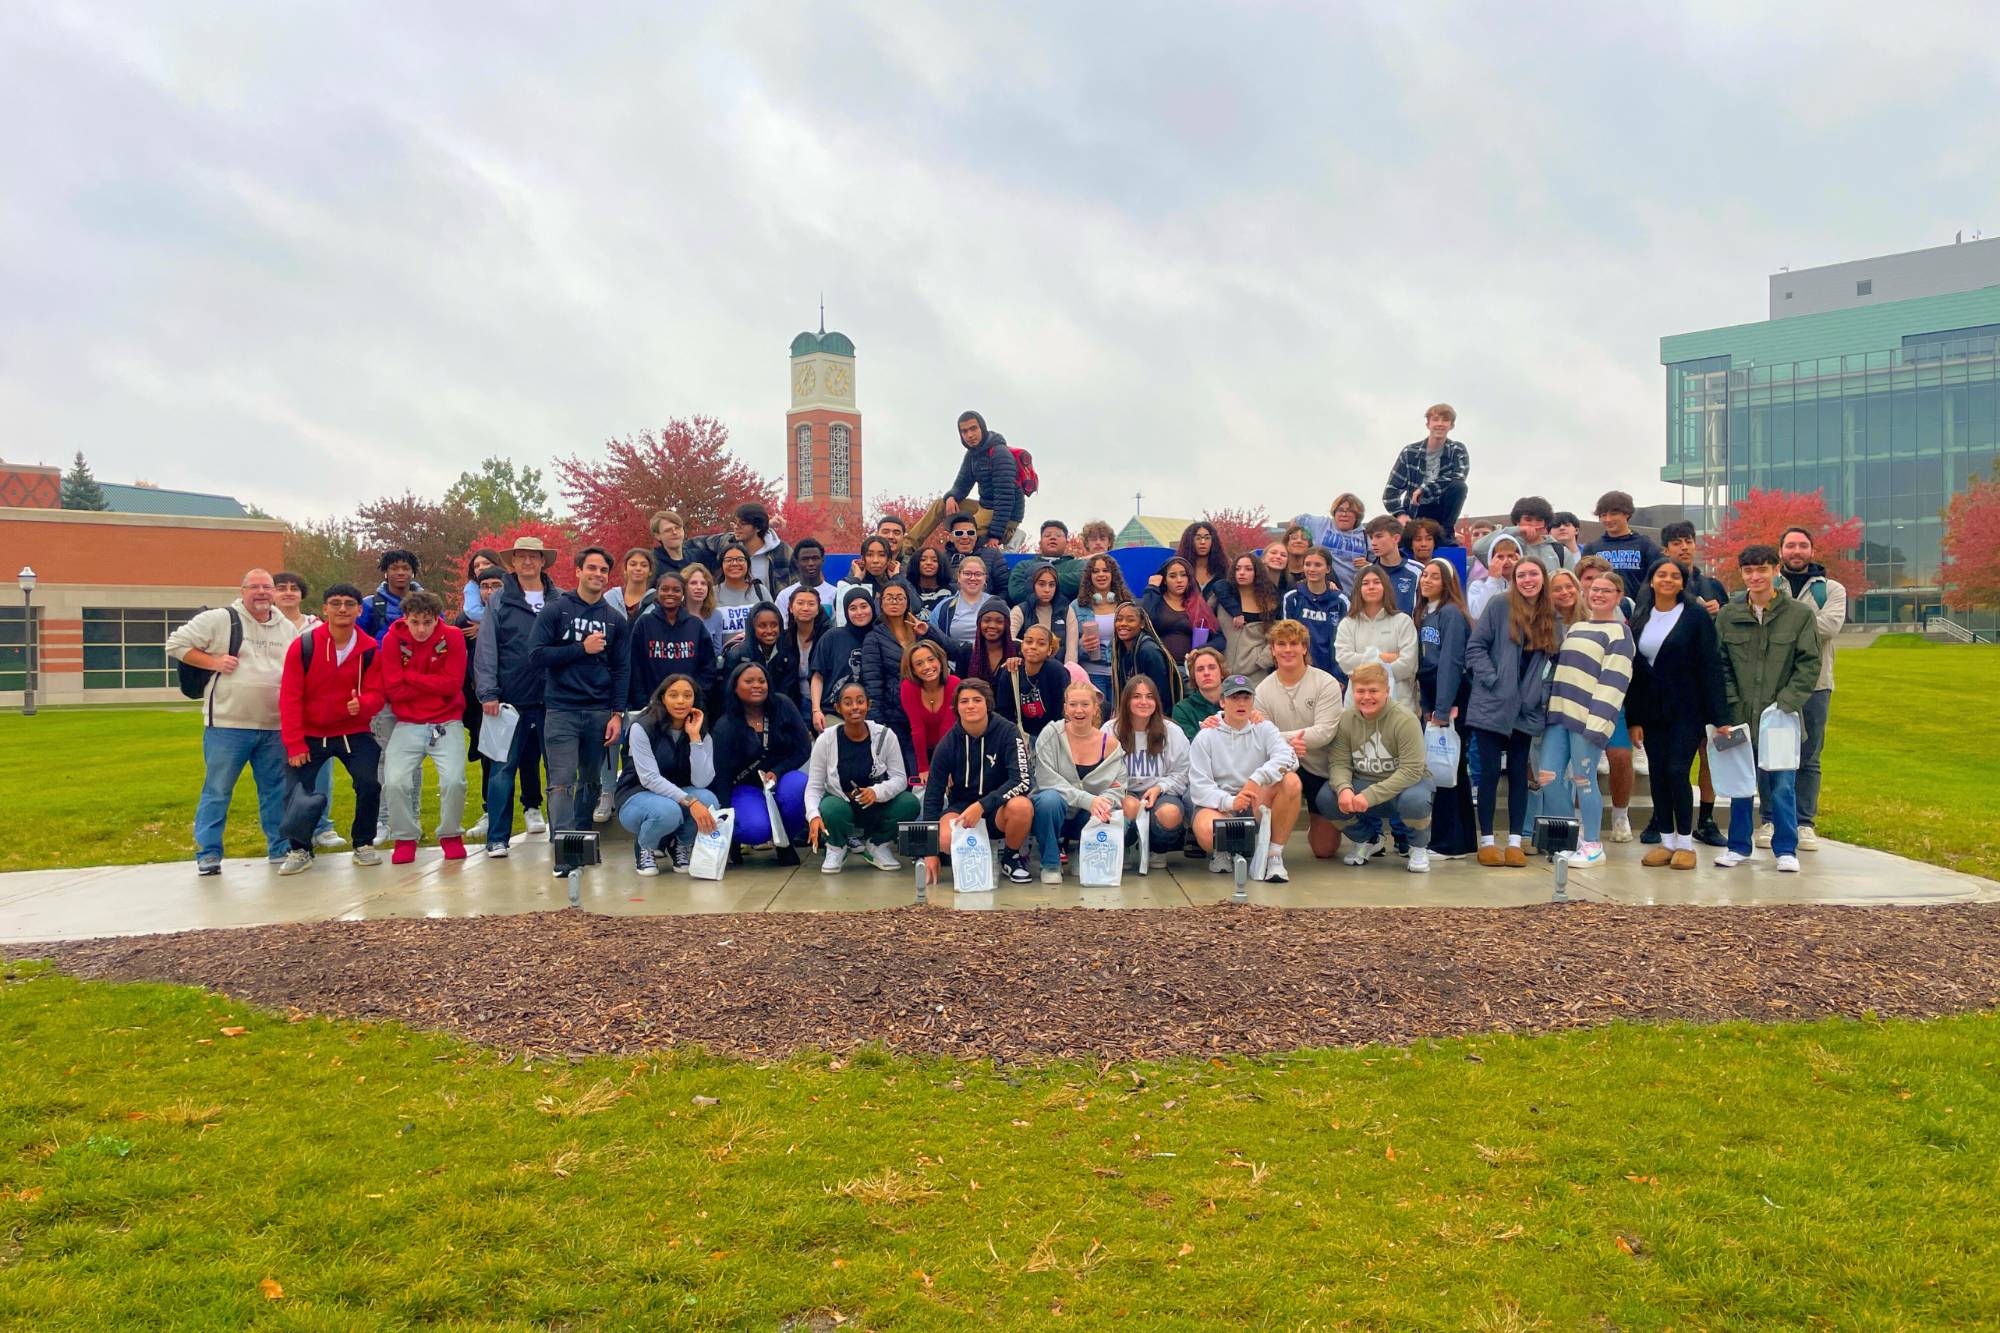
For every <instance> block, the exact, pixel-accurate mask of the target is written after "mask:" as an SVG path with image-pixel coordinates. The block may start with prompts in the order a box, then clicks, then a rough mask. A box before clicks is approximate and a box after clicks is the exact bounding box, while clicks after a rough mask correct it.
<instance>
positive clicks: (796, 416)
mask: <svg viewBox="0 0 2000 1333" xmlns="http://www.w3.org/2000/svg"><path fill="white" fill-rule="evenodd" d="M802 421H809V422H811V423H812V432H813V493H812V495H811V497H810V498H811V499H812V500H814V501H816V502H821V503H831V504H835V505H841V506H845V505H850V504H851V505H859V504H860V503H861V498H862V497H863V496H864V495H866V494H867V493H868V492H867V490H866V489H864V486H863V477H862V472H861V454H862V450H861V414H860V413H858V412H832V411H828V410H826V409H824V408H819V409H815V410H813V411H810V412H793V413H791V414H789V415H788V416H786V418H785V495H786V497H787V498H789V499H794V500H795V499H797V498H798V494H799V479H798V469H797V463H798V449H797V445H796V440H797V437H798V430H799V423H800V422H802ZM835 422H840V423H842V424H844V425H845V426H846V427H847V429H848V450H847V495H846V497H845V498H843V499H835V498H834V496H833V493H832V491H830V490H829V489H828V484H827V483H828V477H829V475H830V474H829V472H828V466H829V463H828V457H827V455H828V450H829V449H830V448H831V445H832V439H831V435H830V433H829V428H830V427H831V426H832V425H833V424H834V423H835Z"/></svg>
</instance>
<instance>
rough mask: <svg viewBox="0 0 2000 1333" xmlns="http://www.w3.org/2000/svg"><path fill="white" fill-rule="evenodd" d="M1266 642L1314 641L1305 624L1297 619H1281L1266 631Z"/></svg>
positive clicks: (1307, 642)
mask: <svg viewBox="0 0 2000 1333" xmlns="http://www.w3.org/2000/svg"><path fill="white" fill-rule="evenodd" d="M1264 642H1265V643H1267V644H1279V643H1302V644H1307V645H1310V644H1311V643H1312V635H1311V634H1309V633H1308V632H1307V631H1306V627H1305V626H1304V625H1303V624H1301V623H1300V622H1298V621H1296V620H1280V621H1278V622H1277V623H1276V624H1274V625H1272V626H1271V628H1270V629H1269V630H1267V631H1266V632H1265V634H1264Z"/></svg>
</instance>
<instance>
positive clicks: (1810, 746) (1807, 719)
mask: <svg viewBox="0 0 2000 1333" xmlns="http://www.w3.org/2000/svg"><path fill="white" fill-rule="evenodd" d="M1832 711H1833V691H1832V690H1814V691H1813V692H1812V694H1811V695H1810V696H1809V697H1808V698H1807V699H1806V706H1805V707H1804V708H1803V709H1802V710H1800V713H1799V722H1800V724H1801V725H1800V730H1801V731H1802V732H1803V733H1804V734H1803V735H1801V736H1800V737H1799V822H1800V823H1801V824H1807V825H1810V824H1813V823H1816V822H1817V821H1818V819H1819V752H1820V750H1821V749H1822V748H1824V747H1825V745H1826V722H1827V715H1828V714H1829V713H1831V712H1832Z"/></svg>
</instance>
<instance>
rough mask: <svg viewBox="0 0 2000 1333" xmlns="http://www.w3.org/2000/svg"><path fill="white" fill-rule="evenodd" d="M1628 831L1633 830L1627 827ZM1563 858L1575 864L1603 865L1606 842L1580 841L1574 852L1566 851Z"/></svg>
mask: <svg viewBox="0 0 2000 1333" xmlns="http://www.w3.org/2000/svg"><path fill="white" fill-rule="evenodd" d="M1626 832H1627V833H1630V832H1631V830H1630V829H1627V830H1626ZM1563 860H1565V861H1567V862H1569V863H1570V864H1571V865H1573V866H1601V865H1603V864H1604V844H1603V843H1601V842H1585V843H1579V844H1578V845H1577V849H1576V850H1575V851H1573V852H1565V853H1564V854H1563Z"/></svg>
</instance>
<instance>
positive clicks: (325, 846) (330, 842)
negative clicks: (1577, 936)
mask: <svg viewBox="0 0 2000 1333" xmlns="http://www.w3.org/2000/svg"><path fill="white" fill-rule="evenodd" d="M1799 831H1800V832H1801V833H1803V832H1804V831H1805V830H1804V829H1801V830H1799ZM1800 841H1801V842H1802V843H1803V841H1804V839H1800ZM346 845H347V839H345V838H343V837H341V836H340V835H339V834H338V833H335V832H334V831H333V830H332V829H330V828H323V829H321V830H320V831H319V832H317V833H315V834H313V846H315V847H317V848H319V849H320V850H321V851H323V852H332V851H338V850H339V849H340V848H342V847H345V846H346Z"/></svg>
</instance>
